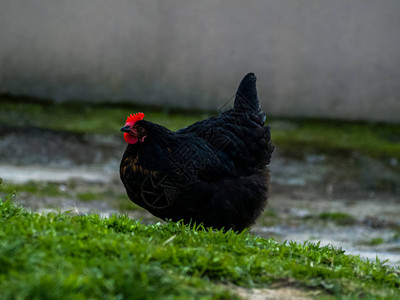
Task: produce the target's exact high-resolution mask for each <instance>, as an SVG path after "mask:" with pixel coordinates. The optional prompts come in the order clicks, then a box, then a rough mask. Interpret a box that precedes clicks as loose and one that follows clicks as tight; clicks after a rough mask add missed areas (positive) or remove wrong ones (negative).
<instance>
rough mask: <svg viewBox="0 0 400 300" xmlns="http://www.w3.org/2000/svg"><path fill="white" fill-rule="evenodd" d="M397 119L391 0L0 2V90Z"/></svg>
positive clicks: (399, 30) (397, 20)
mask: <svg viewBox="0 0 400 300" xmlns="http://www.w3.org/2000/svg"><path fill="white" fill-rule="evenodd" d="M250 71H252V72H255V73H256V74H257V76H258V79H259V80H258V88H259V96H260V99H261V100H262V102H263V103H262V106H263V108H264V110H265V111H266V112H267V113H268V114H270V115H286V116H322V117H338V118H346V119H366V120H383V121H394V122H400V80H399V79H400V1H398V0H335V1H328V0H326V1H323V0H302V1H299V0H248V1H242V0H225V1H224V0H168V1H165V0H113V1H108V0H84V1H82V0H0V93H9V94H14V95H30V96H34V97H43V98H51V99H55V100H57V101H64V100H69V99H74V100H85V101H104V100H106V101H132V100H133V101H136V102H143V103H157V104H159V105H169V106H180V107H196V108H218V107H220V106H221V105H223V103H224V102H225V101H226V99H228V98H229V97H230V96H231V95H232V94H233V93H234V92H235V89H236V87H237V84H238V83H239V81H240V79H241V77H242V76H243V75H245V74H246V73H247V72H250Z"/></svg>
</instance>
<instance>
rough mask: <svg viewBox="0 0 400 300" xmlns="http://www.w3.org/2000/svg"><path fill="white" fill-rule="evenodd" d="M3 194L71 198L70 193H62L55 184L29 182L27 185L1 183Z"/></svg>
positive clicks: (0, 187)
mask: <svg viewBox="0 0 400 300" xmlns="http://www.w3.org/2000/svg"><path fill="white" fill-rule="evenodd" d="M0 192H1V193H2V194H13V193H28V194H32V195H38V196H40V195H46V196H48V197H57V196H69V193H67V192H65V191H62V190H61V189H60V185H59V184H57V183H53V182H42V183H39V182H33V181H30V182H27V183H25V184H13V183H1V182H0Z"/></svg>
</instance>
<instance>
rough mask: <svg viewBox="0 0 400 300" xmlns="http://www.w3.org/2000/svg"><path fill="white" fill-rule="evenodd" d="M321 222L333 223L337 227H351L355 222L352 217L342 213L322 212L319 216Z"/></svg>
mask: <svg viewBox="0 0 400 300" xmlns="http://www.w3.org/2000/svg"><path fill="white" fill-rule="evenodd" d="M319 218H320V219H321V220H325V221H333V222H335V223H336V224H338V225H353V224H355V223H356V220H355V219H354V217H353V216H351V215H348V214H346V213H342V212H323V213H321V214H320V215H319Z"/></svg>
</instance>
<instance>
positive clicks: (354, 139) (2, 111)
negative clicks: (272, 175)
mask: <svg viewBox="0 0 400 300" xmlns="http://www.w3.org/2000/svg"><path fill="white" fill-rule="evenodd" d="M22 100H23V99H22ZM22 100H21V99H10V98H0V124H5V125H8V126H17V127H24V126H35V127H39V128H50V129H54V130H62V131H70V132H76V133H96V134H119V129H120V128H121V126H122V125H124V122H125V120H126V118H127V116H128V115H129V114H130V113H135V112H138V111H143V112H144V113H145V114H146V117H145V118H146V120H149V121H154V122H156V123H159V124H161V125H164V126H166V127H168V128H170V129H171V130H177V129H180V128H182V127H185V126H187V125H190V124H192V123H194V122H196V121H198V120H201V119H204V118H207V117H209V116H211V115H212V114H211V113H209V112H204V113H202V112H193V111H192V112H182V111H181V112H176V111H172V112H168V111H166V110H162V109H154V108H151V107H147V106H127V105H118V104H116V105H110V104H91V105H89V104H80V103H78V102H75V103H66V104H54V103H51V102H42V103H40V102H39V101H36V102H35V101H25V100H24V101H22ZM215 114H216V113H215ZM267 123H269V124H271V126H272V140H273V143H274V144H275V145H277V147H278V149H279V150H280V151H281V152H283V153H285V154H287V155H292V156H298V157H302V156H303V155H304V154H305V153H327V154H334V155H336V154H345V155H348V154H349V153H350V154H351V153H361V154H364V155H369V156H372V157H374V158H383V159H390V158H396V159H400V125H399V124H379V123H367V122H350V121H341V120H337V121H334V120H322V119H279V118H268V119H267Z"/></svg>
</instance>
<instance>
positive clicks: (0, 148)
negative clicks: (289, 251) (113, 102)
mask: <svg viewBox="0 0 400 300" xmlns="http://www.w3.org/2000/svg"><path fill="white" fill-rule="evenodd" d="M20 141H24V142H23V143H20ZM124 148H125V145H124V143H123V141H122V140H121V138H120V136H109V137H104V136H93V135H91V136H77V135H73V134H71V135H66V134H60V133H57V132H53V131H46V130H42V131H37V130H35V129H32V130H30V129H27V130H25V131H10V130H9V128H8V129H4V128H0V178H2V180H3V183H4V184H10V183H15V184H24V183H27V182H34V183H35V182H36V183H37V184H46V183H47V182H52V183H55V184H56V186H57V188H58V189H59V190H60V191H65V192H68V191H69V190H73V191H71V192H72V193H71V195H76V194H77V193H79V192H85V191H87V190H90V191H93V190H95V191H98V192H99V193H101V192H102V191H107V193H109V194H110V193H111V194H110V195H120V194H123V193H124V189H123V187H122V184H121V183H120V181H119V175H118V168H119V160H120V157H121V156H122V153H123V151H124ZM397 164H398V162H397V161H390V162H389V163H385V162H381V161H375V160H372V159H371V158H368V157H361V156H354V157H346V158H334V157H327V156H324V155H306V156H304V157H303V158H302V159H293V158H288V157H285V156H283V155H281V154H280V153H279V149H277V151H276V153H275V155H274V157H273V160H272V163H271V166H270V169H271V196H270V199H269V204H268V206H267V209H266V212H265V214H264V216H263V217H262V218H260V219H259V220H258V222H257V224H256V225H255V226H254V227H253V228H252V232H253V234H256V235H260V236H263V237H266V238H271V237H273V238H275V239H276V240H279V241H285V240H288V241H297V242H304V241H313V242H318V241H320V242H321V245H333V246H335V247H340V248H342V249H344V250H345V251H346V253H347V254H353V255H360V256H361V257H363V258H368V259H372V260H375V258H376V257H379V258H380V259H381V260H388V261H387V264H389V265H400V217H399V216H400V180H399V178H400V175H399V172H398V169H399V168H398V165H397ZM71 182H73V184H71ZM114 198H115V197H113V196H110V197H105V198H102V199H92V200H85V201H83V200H80V199H78V198H77V197H75V196H66V195H62V196H60V195H58V196H49V195H46V194H43V193H42V194H30V193H26V192H21V193H19V194H18V195H17V197H16V198H15V199H16V200H17V201H19V202H20V203H22V204H23V205H24V206H25V207H27V208H30V209H32V210H35V211H49V210H61V211H66V210H70V211H72V212H74V213H78V214H82V213H99V214H101V215H104V216H107V215H110V214H112V213H122V212H127V213H128V214H129V215H130V216H131V217H132V218H137V219H142V221H143V222H146V223H150V222H159V221H160V220H158V219H156V218H154V217H152V216H151V215H150V214H148V213H147V212H146V211H144V210H130V209H128V210H127V209H126V208H124V207H125V206H123V205H122V206H121V205H119V206H116V205H115V203H114V202H115V199H114ZM120 198H121V197H120ZM123 201H124V202H129V200H123ZM128 204H129V203H127V205H128ZM264 294H265V293H264ZM250 296H251V298H253V295H250ZM299 297H300V295H299ZM267 299H268V298H267Z"/></svg>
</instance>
